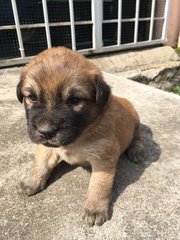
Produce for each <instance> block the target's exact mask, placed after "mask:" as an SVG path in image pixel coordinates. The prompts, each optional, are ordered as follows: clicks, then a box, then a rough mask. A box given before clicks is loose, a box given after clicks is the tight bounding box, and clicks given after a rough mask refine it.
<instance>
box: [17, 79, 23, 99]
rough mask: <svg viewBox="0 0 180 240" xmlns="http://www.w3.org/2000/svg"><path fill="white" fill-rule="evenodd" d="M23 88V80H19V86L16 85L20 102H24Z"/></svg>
mask: <svg viewBox="0 0 180 240" xmlns="http://www.w3.org/2000/svg"><path fill="white" fill-rule="evenodd" d="M21 88H22V82H19V83H18V85H17V87H16V95H17V98H18V100H19V101H20V103H22V102H23V95H22V93H21Z"/></svg>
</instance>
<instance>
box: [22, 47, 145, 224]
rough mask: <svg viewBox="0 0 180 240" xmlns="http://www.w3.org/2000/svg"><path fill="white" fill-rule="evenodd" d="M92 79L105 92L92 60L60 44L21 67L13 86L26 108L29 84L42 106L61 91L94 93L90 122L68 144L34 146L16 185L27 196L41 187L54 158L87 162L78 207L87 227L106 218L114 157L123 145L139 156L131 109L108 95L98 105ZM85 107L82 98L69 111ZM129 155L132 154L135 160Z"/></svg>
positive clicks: (134, 115)
mask: <svg viewBox="0 0 180 240" xmlns="http://www.w3.org/2000/svg"><path fill="white" fill-rule="evenodd" d="M95 78H96V79H97V78H98V80H97V81H98V84H99V85H100V88H101V89H100V91H107V86H106V84H105V83H104V81H103V78H102V74H101V71H100V70H99V69H98V68H97V67H96V66H95V65H94V64H93V63H91V62H90V61H88V60H87V59H86V58H84V57H83V56H81V55H80V54H78V53H76V52H72V51H71V50H68V49H66V48H55V49H51V50H46V51H44V52H43V53H41V54H40V55H38V56H37V57H36V58H35V59H34V60H32V61H31V62H30V63H29V64H28V65H27V66H26V67H25V68H24V70H23V72H22V77H21V82H20V85H21V90H18V91H21V94H22V95H23V97H24V102H25V105H26V107H27V109H30V108H31V107H32V105H33V103H31V102H30V101H29V100H28V91H29V90H28V89H29V88H33V89H34V91H35V92H36V94H37V95H39V94H40V92H41V93H42V92H43V94H44V96H45V101H46V103H45V104H46V106H48V108H47V109H51V108H52V106H54V105H55V100H56V101H57V94H58V93H60V94H61V99H66V98H67V96H68V95H69V93H70V92H71V91H72V89H74V88H75V89H76V91H78V93H77V94H79V96H80V97H82V98H84V97H85V98H86V99H93V97H95V96H94V95H95V94H96V100H97V103H96V104H94V105H93V104H92V105H91V115H92V116H94V117H92V121H91V122H90V124H88V126H87V127H86V128H85V129H84V131H83V132H82V133H81V135H80V136H79V137H78V138H77V139H76V140H75V141H74V142H73V143H71V144H69V145H66V146H60V147H58V148H53V147H46V146H44V145H42V144H37V154H36V158H35V161H34V165H33V168H32V171H31V173H30V175H29V177H28V178H27V179H26V180H25V181H24V182H23V183H21V187H20V191H23V192H25V193H26V194H28V195H31V194H34V193H36V192H37V191H40V190H42V189H44V187H45V184H46V181H47V179H48V177H49V176H50V173H51V172H52V170H53V169H54V167H55V166H56V165H57V163H58V162H59V159H60V160H61V159H63V160H65V161H66V162H68V163H70V164H80V165H87V164H88V165H91V166H92V176H91V180H90V184H89V189H88V194H87V200H86V203H85V210H84V219H85V221H86V222H87V223H88V224H89V225H91V226H92V225H94V224H96V225H101V224H103V223H104V221H105V220H106V219H107V218H108V206H109V202H110V196H111V189H112V184H113V179H114V175H115V170H116V165H117V161H118V158H119V156H120V155H121V154H122V153H123V152H124V151H125V150H126V149H127V148H128V147H129V146H130V150H131V151H130V157H131V159H132V160H135V161H136V162H137V161H138V157H139V156H138V154H139V153H140V157H141V155H143V153H142V151H141V150H143V144H142V140H141V138H140V134H139V117H138V114H137V113H136V111H135V109H134V108H133V106H132V105H131V103H129V102H128V101H127V100H125V99H122V98H119V97H116V96H112V95H111V94H109V95H108V98H107V99H106V103H105V104H104V105H103V106H99V105H98V99H99V96H98V94H99V95H101V94H102V93H101V92H99V93H97V92H95V90H94V89H95V84H96V83H95V80H94V79H95ZM48 79H51V81H48ZM85 80H86V81H85ZM57 89H59V91H57ZM19 99H21V95H19ZM99 102H101V101H99ZM85 105H86V102H84V101H83V100H82V101H81V102H80V103H79V104H78V105H77V106H74V111H77V112H78V111H81V109H82V108H84V107H85ZM97 105H98V107H97ZM47 111H48V110H47ZM131 145H132V147H131ZM139 149H140V151H139ZM133 153H135V155H136V156H135V159H133V156H134V155H133Z"/></svg>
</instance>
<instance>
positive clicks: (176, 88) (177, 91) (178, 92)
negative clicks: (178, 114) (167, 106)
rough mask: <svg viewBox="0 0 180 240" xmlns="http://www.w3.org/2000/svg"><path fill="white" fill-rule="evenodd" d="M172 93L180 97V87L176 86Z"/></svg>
mask: <svg viewBox="0 0 180 240" xmlns="http://www.w3.org/2000/svg"><path fill="white" fill-rule="evenodd" d="M171 92H173V93H175V94H177V95H179V96H180V86H175V87H173V88H172V89H171Z"/></svg>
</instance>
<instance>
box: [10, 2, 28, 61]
mask: <svg viewBox="0 0 180 240" xmlns="http://www.w3.org/2000/svg"><path fill="white" fill-rule="evenodd" d="M11 4H12V9H13V15H14V21H15V24H16V32H17V37H18V43H19V50H20V53H21V57H22V58H24V57H25V53H24V46H23V41H22V35H21V29H20V25H19V17H18V12H17V6H16V0H11Z"/></svg>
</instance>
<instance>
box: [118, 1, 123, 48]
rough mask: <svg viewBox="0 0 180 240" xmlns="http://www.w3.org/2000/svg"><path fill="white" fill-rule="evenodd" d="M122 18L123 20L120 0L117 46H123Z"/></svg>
mask: <svg viewBox="0 0 180 240" xmlns="http://www.w3.org/2000/svg"><path fill="white" fill-rule="evenodd" d="M121 18H122V0H119V1H118V29H117V45H120V44H121Z"/></svg>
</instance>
